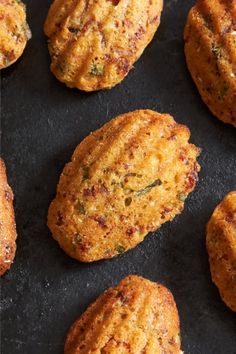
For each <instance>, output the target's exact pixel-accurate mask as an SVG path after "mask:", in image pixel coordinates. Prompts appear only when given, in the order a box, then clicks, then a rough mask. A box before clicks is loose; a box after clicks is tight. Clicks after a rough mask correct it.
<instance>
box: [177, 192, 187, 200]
mask: <svg viewBox="0 0 236 354" xmlns="http://www.w3.org/2000/svg"><path fill="white" fill-rule="evenodd" d="M187 196H188V195H187V194H186V193H184V192H180V193H178V195H177V197H178V199H179V200H180V201H181V202H184V201H185V200H186V198H187Z"/></svg>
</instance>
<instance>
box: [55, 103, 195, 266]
mask: <svg viewBox="0 0 236 354" xmlns="http://www.w3.org/2000/svg"><path fill="white" fill-rule="evenodd" d="M189 137H190V132H189V130H188V128H187V127H186V126H183V125H180V124H177V123H176V122H175V121H174V119H173V118H172V117H171V116H170V115H168V114H160V113H157V112H154V111H151V110H138V111H135V112H130V113H126V114H123V115H120V116H119V117H117V118H115V119H113V120H111V121H110V122H109V123H107V124H105V125H104V126H103V127H102V128H100V129H98V130H96V131H95V132H93V133H92V134H90V135H89V136H88V137H87V138H85V139H84V140H83V141H82V142H81V143H80V144H79V145H78V147H77V148H76V150H75V152H74V154H73V156H72V160H71V162H70V163H68V164H67V165H66V166H65V168H64V170H63V172H62V175H61V177H60V181H59V185H58V187H57V195H56V198H55V199H54V200H53V201H52V203H51V205H50V208H49V213H48V226H49V228H50V230H51V231H52V235H53V237H54V238H55V239H56V240H57V241H58V242H59V245H60V246H61V247H62V248H63V249H64V251H65V252H66V253H67V254H68V255H70V256H71V257H73V258H76V259H78V260H80V261H83V262H92V261H96V260H99V259H104V258H111V257H114V256H117V255H119V254H121V253H123V252H125V251H127V250H129V249H131V248H133V247H135V246H136V245H137V244H139V243H140V242H141V241H143V239H144V237H145V236H146V235H147V234H148V232H150V231H155V230H156V229H158V228H159V227H160V226H161V225H162V224H163V223H165V222H166V221H169V220H172V219H173V218H174V216H175V215H177V214H179V213H180V212H181V211H182V209H183V207H184V201H185V199H186V198H187V196H188V194H189V193H190V192H191V191H192V190H193V189H194V187H195V184H196V181H197V179H198V171H199V165H198V163H197V161H196V158H197V156H198V154H199V149H198V148H196V147H195V146H194V145H192V144H189V142H188V140H189Z"/></svg>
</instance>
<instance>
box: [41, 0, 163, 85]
mask: <svg viewBox="0 0 236 354" xmlns="http://www.w3.org/2000/svg"><path fill="white" fill-rule="evenodd" d="M162 7H163V0H152V1H150V0H142V1H140V0H99V1H96V0H91V1H87V0H55V1H54V2H53V4H52V5H51V8H50V10H49V13H48V16H47V19H46V22H45V26H44V30H45V34H46V35H47V36H48V37H49V42H48V44H49V52H50V55H51V59H52V64H51V71H52V72H53V74H54V75H55V76H56V77H57V79H58V80H60V81H62V82H64V83H65V84H66V85H67V86H69V87H76V88H78V89H80V90H84V91H95V90H100V89H105V88H111V87H113V86H115V85H116V84H118V83H120V82H121V81H122V80H123V79H124V77H125V76H126V75H127V74H128V72H129V71H130V69H131V68H132V67H133V64H134V62H135V61H136V60H137V59H138V58H139V57H140V56H141V54H142V53H143V51H144V49H145V48H146V46H147V45H148V44H149V42H150V41H151V40H152V38H153V36H154V34H155V32H156V30H157V28H158V26H159V23H160V15H161V11H162Z"/></svg>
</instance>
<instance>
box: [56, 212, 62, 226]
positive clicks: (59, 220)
mask: <svg viewBox="0 0 236 354" xmlns="http://www.w3.org/2000/svg"><path fill="white" fill-rule="evenodd" d="M63 223H64V222H63V217H62V215H61V213H60V211H58V212H57V222H56V224H57V226H62V225H63Z"/></svg>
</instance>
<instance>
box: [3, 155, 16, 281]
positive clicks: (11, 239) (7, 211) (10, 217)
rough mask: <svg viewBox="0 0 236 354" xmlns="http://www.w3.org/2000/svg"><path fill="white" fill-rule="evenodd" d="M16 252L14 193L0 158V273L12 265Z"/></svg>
mask: <svg viewBox="0 0 236 354" xmlns="http://www.w3.org/2000/svg"><path fill="white" fill-rule="evenodd" d="M15 252H16V226H15V216H14V209H13V193H12V190H11V188H10V187H9V185H8V183H7V176H6V167H5V164H4V162H3V160H2V159H0V275H3V274H4V273H5V272H6V271H7V270H8V269H9V268H10V266H11V264H12V262H13V260H14V257H15Z"/></svg>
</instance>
